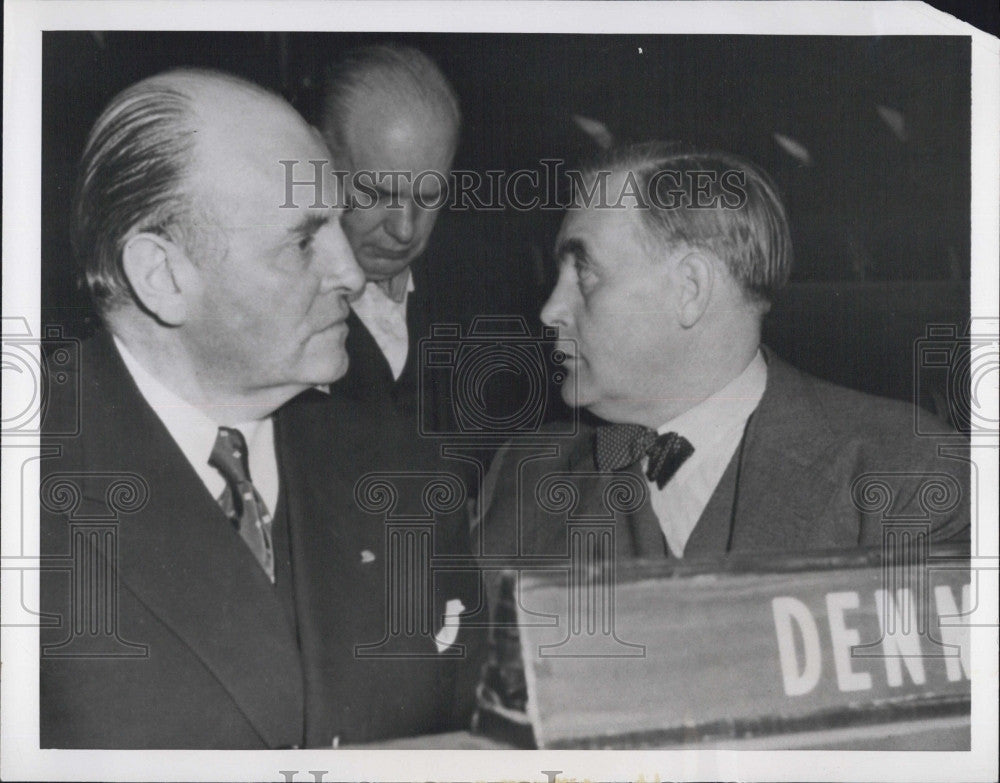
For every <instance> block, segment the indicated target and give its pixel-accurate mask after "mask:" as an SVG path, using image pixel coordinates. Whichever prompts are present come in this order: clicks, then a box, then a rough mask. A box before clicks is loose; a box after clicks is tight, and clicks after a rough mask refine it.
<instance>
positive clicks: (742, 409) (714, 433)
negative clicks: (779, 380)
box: [642, 350, 767, 557]
mask: <svg viewBox="0 0 1000 783" xmlns="http://www.w3.org/2000/svg"><path fill="white" fill-rule="evenodd" d="M766 384H767V362H766V361H765V360H764V356H763V354H761V352H760V350H758V351H757V353H756V355H755V356H754V358H753V359H752V360H751V361H750V364H748V365H747V367H746V369H744V370H743V372H742V373H740V374H739V375H738V376H736V378H734V379H733V380H732V381H731V382H730V383H729V384H727V385H726V386H725V387H724V388H723V389H721V390H720V391H718V392H716V393H715V394H713V395H712V396H711V397H709V398H707V399H705V400H703V401H702V402H700V403H698V404H697V405H695V406H694V407H693V408H691V409H689V410H687V411H685V412H684V413H682V414H681V415H680V416H677V417H676V418H674V419H672V420H671V421H668V422H666V423H665V424H663V425H662V426H660V427H658V428H657V432H659V433H660V434H661V435H662V434H663V433H665V432H676V433H678V434H680V435H683V436H684V437H685V438H687V439H688V441H689V442H690V443H691V445H692V446H694V453H693V454H692V455H691V456H690V457H688V459H687V460H686V461H685V462H684V464H683V465H681V466H680V468H678V470H677V472H676V473H675V474H674V476H673V478H671V479H670V481H668V482H667V484H666V485H665V486H664V487H663V489H659V488H658V487H657V486H656V484H655V483H654V482H651V483H650V502H651V503H652V506H653V511H654V512H655V513H656V517H657V519H658V520H659V522H660V528H661V529H662V530H663V535H664V536H666V539H667V544H668V545H669V546H670V551H671V552H672V553H673V554H674V555H675V556H676V557H683V556H684V547H685V546H687V542H688V539H689V538H690V537H691V533H692V531H693V530H694V528H695V526H696V525H697V524H698V520H699V519H700V518H701V515H702V512H703V511H704V510H705V506H707V505H708V501H709V500H710V499H711V497H712V493H714V492H715V488H716V486H717V485H718V483H719V480H720V479H721V478H722V474H723V473H725V472H726V468H727V467H728V466H729V463H730V461H731V460H732V458H733V454H735V453H736V449H737V448H738V447H739V445H740V440H741V439H742V438H743V430H744V429H745V427H746V423H747V420H748V419H749V418H750V414H751V413H753V412H754V410H755V409H756V408H757V405H758V403H759V402H760V398H761V397H762V396H763V395H764V387H765V385H766ZM648 461H649V460H648V458H646V457H644V458H643V465H642V467H643V470H645V469H646V465H647V464H648Z"/></svg>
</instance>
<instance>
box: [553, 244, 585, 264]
mask: <svg viewBox="0 0 1000 783" xmlns="http://www.w3.org/2000/svg"><path fill="white" fill-rule="evenodd" d="M568 257H572V258H575V259H578V260H581V261H583V260H586V258H587V246H586V245H585V244H584V243H583V242H582V241H581V240H579V239H573V238H570V239H564V240H562V242H560V243H559V244H558V245H557V246H556V258H557V259H558V260H559V261H565V260H566V259H567V258H568Z"/></svg>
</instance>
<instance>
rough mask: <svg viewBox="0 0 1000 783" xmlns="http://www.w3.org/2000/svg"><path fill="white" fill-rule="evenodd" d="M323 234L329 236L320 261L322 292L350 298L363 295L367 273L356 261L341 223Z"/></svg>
mask: <svg viewBox="0 0 1000 783" xmlns="http://www.w3.org/2000/svg"><path fill="white" fill-rule="evenodd" d="M323 233H325V234H327V236H326V237H324V241H323V246H322V253H321V256H322V258H321V259H320V261H321V263H322V266H321V274H322V275H323V277H322V282H321V284H320V288H321V290H322V292H323V293H329V292H330V291H339V292H340V293H341V294H343V295H344V296H346V297H348V298H350V297H353V296H355V295H357V294H359V293H361V289H363V288H364V286H365V273H364V270H362V269H361V267H360V266H358V262H357V261H355V259H354V252H353V251H352V250H351V245H350V243H349V242H348V241H347V237H346V236H345V234H344V231H343V229H342V228H341V227H340V223H336V224H334V225H333V227H332V228H331V229H330V230H329V231H325V232H323Z"/></svg>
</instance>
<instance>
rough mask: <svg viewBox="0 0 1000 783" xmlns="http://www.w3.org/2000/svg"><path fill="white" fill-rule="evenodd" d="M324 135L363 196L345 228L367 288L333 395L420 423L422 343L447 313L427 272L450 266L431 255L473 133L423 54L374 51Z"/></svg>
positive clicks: (330, 91) (338, 82) (326, 120)
mask: <svg viewBox="0 0 1000 783" xmlns="http://www.w3.org/2000/svg"><path fill="white" fill-rule="evenodd" d="M320 124H321V129H322V132H323V136H324V138H325V139H326V140H327V143H328V144H329V146H330V149H331V150H332V152H333V156H334V162H335V167H336V168H337V169H339V170H346V171H347V172H348V173H349V175H350V176H349V177H348V183H351V182H353V181H356V184H358V185H359V187H356V188H354V189H353V190H350V189H349V191H348V198H349V204H350V206H349V207H348V210H347V212H346V214H345V216H344V222H343V225H344V232H345V233H346V235H347V238H348V240H349V241H350V243H351V247H352V248H353V250H354V255H355V257H356V258H357V261H358V263H359V264H360V265H361V268H362V269H363V270H364V273H365V278H366V282H365V286H364V290H363V291H362V293H361V295H360V296H359V297H358V298H357V299H355V300H354V301H353V302H352V303H351V315H350V317H349V324H350V327H351V330H350V334H349V336H348V341H347V352H348V354H349V355H350V357H351V367H350V369H349V371H348V373H347V375H346V376H345V377H344V378H343V379H342V380H341V381H340V382H338V383H337V384H336V385H335V387H334V389H333V392H334V393H335V394H343V395H346V396H348V397H350V398H352V399H368V400H379V401H382V402H388V403H390V404H391V405H392V406H394V407H395V408H397V409H398V410H400V411H401V412H403V413H404V414H405V415H406V417H407V419H408V420H409V419H414V420H415V417H416V415H417V413H418V394H419V383H420V379H419V358H420V357H419V355H418V344H417V341H418V340H419V339H420V338H421V337H427V336H428V329H429V326H430V324H431V323H432V320H431V311H432V308H435V305H441V304H442V303H440V302H434V301H433V298H434V297H435V295H437V296H440V292H435V291H429V290H427V289H428V277H427V268H426V266H427V265H428V264H432V263H434V264H441V263H443V262H444V261H443V260H442V259H438V258H427V257H426V256H425V255H424V251H425V249H426V248H427V243H428V240H429V239H430V237H431V232H432V231H433V230H434V225H435V222H436V221H437V217H438V214H439V211H440V209H441V207H443V206H444V204H445V203H446V202H447V199H448V190H447V180H448V175H449V173H450V170H451V164H452V160H453V158H454V156H455V150H456V147H457V145H458V138H459V130H460V126H461V111H460V109H459V104H458V97H457V96H456V94H455V91H454V89H453V88H452V86H451V85H450V84H449V83H448V80H447V79H446V78H445V77H444V75H443V74H442V73H441V71H440V70H439V69H438V67H437V66H436V65H435V64H434V63H433V61H432V60H431V59H430V58H429V57H427V55H425V54H424V53H422V52H420V51H418V50H417V49H413V48H411V47H403V46H390V45H378V46H371V47H365V48H361V49H356V50H353V51H351V52H349V53H347V54H346V55H345V56H343V57H342V58H341V59H340V60H339V61H338V62H337V64H336V65H334V66H333V68H332V69H331V71H330V73H329V77H328V80H327V84H326V88H325V93H324V97H323V110H322V118H321V121H320ZM421 175H424V176H421ZM448 261H450V259H448ZM454 305H455V303H454V302H452V303H444V307H443V309H444V310H445V311H447V310H448V309H449V308H454ZM436 309H437V310H438V311H440V310H441V309H442V308H441V307H437V308H436ZM446 318H447V316H446ZM449 320H452V321H456V320H458V319H457V318H456V317H455V316H454V315H452V316H451V317H450V319H449ZM435 402H437V401H435ZM442 404H444V405H445V407H447V405H448V402H447V401H444V402H443V403H442ZM434 410H435V408H434V406H431V407H430V408H429V409H428V412H429V413H431V411H434ZM432 415H433V414H432ZM446 415H447V414H446ZM428 424H430V425H431V426H432V427H433V426H434V423H433V422H428Z"/></svg>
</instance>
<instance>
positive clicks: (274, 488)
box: [114, 336, 278, 511]
mask: <svg viewBox="0 0 1000 783" xmlns="http://www.w3.org/2000/svg"><path fill="white" fill-rule="evenodd" d="M114 342H115V347H116V348H117V349H118V353H120V354H121V357H122V361H123V362H124V363H125V367H126V368H127V369H128V371H129V374H130V375H131V376H132V380H134V381H135V385H136V386H137V387H138V389H139V393H140V394H141V395H142V396H143V398H144V399H145V400H146V402H148V403H149V406H150V407H151V408H152V409H153V412H154V413H156V415H157V417H158V418H159V419H160V421H161V422H163V426H164V427H166V428H167V432H169V433H170V437H172V438H173V439H174V442H175V443H176V444H177V446H178V447H179V448H180V450H181V452H183V454H184V456H185V457H186V458H187V461H188V462H189V463H191V467H192V468H194V470H195V472H196V473H197V474H198V477H199V478H200V479H201V480H202V482H203V483H204V484H205V487H206V488H207V489H208V491H209V492H210V493H211V494H212V497H213V498H217V497H218V496H219V495H221V494H222V491H223V490H224V489H225V487H226V481H225V479H224V478H223V477H222V474H220V473H219V471H218V470H216V469H215V468H213V467H212V466H211V465H209V464H208V459H209V457H210V456H211V454H212V448H213V447H214V446H215V438H216V435H217V434H218V431H219V424H220V423H224V424H226V426H228V427H231V428H232V429H237V430H239V431H240V432H241V433H242V434H243V437H244V438H246V441H247V448H248V451H249V454H250V476H251V479H252V480H253V482H254V486H255V487H256V489H257V491H258V492H259V493H260V495H261V497H262V498H263V499H264V502H265V503H267V504H268V508H270V509H271V510H272V511H273V509H274V508H275V504H276V502H277V494H278V485H277V465H276V458H275V456H274V435H273V428H272V425H271V419H270V417H267V418H264V419H257V420H253V421H246V422H238V423H232V424H229V423H227V422H215V421H212V419H210V418H209V417H208V415H207V414H205V412H204V411H202V410H201V409H199V408H197V407H195V406H194V405H192V404H191V403H189V402H188V401H187V400H185V399H184V398H183V397H181V396H180V395H178V394H176V393H174V392H173V391H171V390H170V389H168V388H167V387H166V386H165V385H164V384H163V383H162V382H161V381H160V380H159V379H158V378H156V377H155V376H154V375H153V374H152V373H150V372H149V371H148V370H147V369H146V368H145V367H143V365H142V363H141V362H139V360H138V359H136V358H135V356H133V355H132V353H131V352H130V351H129V350H128V349H127V348H126V347H125V345H124V343H122V341H121V340H119V339H118V337H117V336H115V337H114ZM272 465H273V467H272ZM258 474H259V475H258Z"/></svg>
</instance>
